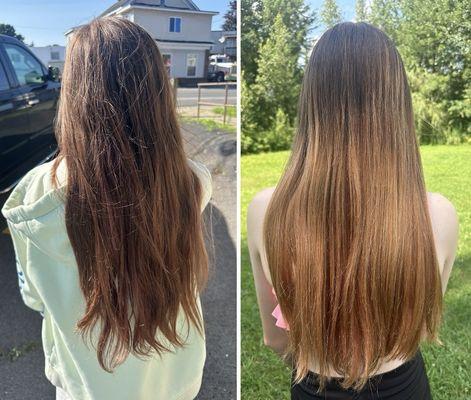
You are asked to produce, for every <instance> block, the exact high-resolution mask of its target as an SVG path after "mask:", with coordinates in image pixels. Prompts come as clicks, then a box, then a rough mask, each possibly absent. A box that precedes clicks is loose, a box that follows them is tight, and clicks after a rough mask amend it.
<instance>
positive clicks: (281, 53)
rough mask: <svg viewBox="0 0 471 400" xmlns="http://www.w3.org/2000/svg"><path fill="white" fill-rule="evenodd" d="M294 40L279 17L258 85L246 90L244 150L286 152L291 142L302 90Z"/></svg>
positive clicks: (262, 61)
mask: <svg viewBox="0 0 471 400" xmlns="http://www.w3.org/2000/svg"><path fill="white" fill-rule="evenodd" d="M291 38H292V35H291V33H290V31H288V29H287V28H286V26H285V25H284V23H283V19H282V16H281V15H278V16H277V17H276V18H275V22H274V24H273V27H272V31H271V33H270V36H269V37H268V39H267V40H266V42H265V43H264V44H263V45H262V46H261V47H260V51H259V57H258V60H257V64H258V74H257V77H256V80H255V84H253V85H251V86H250V87H248V86H247V84H246V83H245V87H243V90H242V92H243V93H242V94H243V96H244V97H245V98H244V99H243V100H242V114H245V115H244V116H243V120H242V130H243V136H244V137H245V138H244V141H243V150H248V151H259V150H274V149H278V148H286V147H287V146H288V144H289V142H290V136H291V132H292V126H293V124H294V120H295V115H296V109H297V99H298V94H299V87H300V79H299V76H298V74H297V72H296V71H297V58H294V57H293V55H292V54H291V49H290V46H289V44H290V40H291ZM287 136H289V139H286V138H287Z"/></svg>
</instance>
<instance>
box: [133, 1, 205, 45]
mask: <svg viewBox="0 0 471 400" xmlns="http://www.w3.org/2000/svg"><path fill="white" fill-rule="evenodd" d="M132 12H133V13H134V22H136V23H137V24H139V25H141V26H142V27H143V28H144V29H146V30H147V31H148V32H149V33H150V34H151V35H152V37H153V38H154V39H164V40H177V41H178V40H186V41H197V42H211V41H212V40H211V20H212V15H207V14H196V13H185V12H179V11H177V10H175V11H173V10H172V12H169V11H159V10H151V9H149V10H143V9H134V10H133V11H132ZM170 17H178V18H181V21H182V22H181V32H170V30H169V26H170Z"/></svg>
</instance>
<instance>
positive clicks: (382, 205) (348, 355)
mask: <svg viewBox="0 0 471 400" xmlns="http://www.w3.org/2000/svg"><path fill="white" fill-rule="evenodd" d="M247 224H248V245H249V251H250V256H251V263H252V268H253V273H254V279H255V286H256V290H257V298H258V303H259V309H260V314H261V319H262V325H263V331H264V339H265V343H266V344H267V345H268V346H270V347H271V348H273V349H274V350H275V351H277V352H278V353H280V354H281V355H284V356H287V357H288V359H289V360H290V361H291V362H292V365H293V386H292V389H291V396H292V399H317V398H319V399H321V398H322V399H323V398H335V399H350V398H352V396H354V398H358V399H380V398H381V399H406V398H413V399H430V398H431V395H430V389H429V385H428V380H427V376H426V372H425V367H424V364H423V360H422V358H421V355H420V351H419V345H420V343H421V342H422V341H424V340H429V341H438V335H437V334H438V328H439V324H440V319H441V312H442V297H443V293H444V291H445V289H446V285H447V282H448V278H449V276H450V272H451V268H452V265H453V261H454V257H455V252H456V245H457V235H458V233H457V232H458V222H457V216H456V212H455V210H454V208H453V206H452V205H451V203H450V202H449V201H448V200H446V199H445V198H444V197H443V196H441V195H439V194H435V193H427V192H426V190H425V184H424V178H423V172H422V167H421V160H420V154H419V149H418V145H417V141H416V136H415V131H414V119H413V111H412V104H411V97H410V93H409V87H408V83H407V78H406V74H405V71H404V67H403V65H402V61H401V58H400V55H399V53H398V51H397V50H396V48H395V46H394V44H393V43H392V42H391V40H390V39H389V38H388V37H387V36H386V35H385V34H384V33H383V32H381V31H380V30H379V29H377V28H374V27H373V26H371V25H369V24H366V23H342V24H338V25H336V26H334V27H333V28H331V29H329V30H328V31H326V32H325V33H324V35H323V36H322V37H321V38H320V39H319V40H318V42H317V43H316V45H315V47H314V49H313V51H312V54H311V57H310V60H309V63H308V65H307V68H306V71H305V76H304V82H303V86H302V92H301V96H300V100H299V117H298V131H297V134H296V137H295V139H294V142H293V147H292V153H291V157H290V159H289V162H288V164H287V166H286V169H285V171H284V174H283V175H282V177H281V179H280V181H279V182H278V184H277V186H276V188H271V189H266V190H264V191H262V192H261V193H259V194H258V195H257V196H256V197H255V198H254V199H253V201H252V203H251V204H250V206H249V211H248V222H247ZM272 314H273V316H272ZM274 317H275V318H274Z"/></svg>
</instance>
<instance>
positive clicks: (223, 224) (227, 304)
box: [0, 124, 237, 400]
mask: <svg viewBox="0 0 471 400" xmlns="http://www.w3.org/2000/svg"><path fill="white" fill-rule="evenodd" d="M183 134H184V139H185V148H186V150H187V153H188V155H189V157H190V158H192V159H193V160H196V161H201V162H203V163H204V164H205V165H206V166H207V167H208V168H209V170H210V171H211V174H212V177H213V197H212V200H211V203H210V207H207V209H206V210H205V218H206V220H207V225H208V228H209V229H208V231H210V232H211V231H212V240H209V242H210V244H209V247H210V248H212V249H213V251H212V257H211V258H212V266H211V267H212V268H211V270H212V271H211V277H210V281H209V283H208V287H207V289H206V291H205V293H204V294H203V296H202V300H203V308H204V316H205V323H206V336H207V361H206V367H205V373H204V378H203V386H202V388H201V391H200V394H199V395H198V400H210V399H217V400H226V399H227V400H232V399H236V277H237V274H236V245H235V243H236V204H237V202H236V198H237V189H236V176H237V175H236V135H235V134H229V133H225V132H208V131H206V130H205V128H203V127H201V126H199V125H197V124H187V125H184V126H183ZM4 200H5V196H2V195H0V204H3V202H4ZM4 227H5V226H4V221H3V220H1V219H0V277H1V278H0V400H53V399H54V398H55V390H54V387H53V386H52V385H51V384H50V383H49V381H47V379H46V378H45V376H44V357H43V352H42V348H41V317H40V316H39V314H38V313H36V312H34V311H32V310H30V309H28V308H27V307H26V306H24V305H23V302H22V300H21V297H20V295H19V292H18V283H17V277H16V270H15V263H14V253H13V247H12V245H11V241H10V237H9V235H8V234H6V233H2V231H3V229H4ZM100 400H108V399H100ZM110 400H112V399H110ZM130 400H132V399H130ZM159 400H160V399H159Z"/></svg>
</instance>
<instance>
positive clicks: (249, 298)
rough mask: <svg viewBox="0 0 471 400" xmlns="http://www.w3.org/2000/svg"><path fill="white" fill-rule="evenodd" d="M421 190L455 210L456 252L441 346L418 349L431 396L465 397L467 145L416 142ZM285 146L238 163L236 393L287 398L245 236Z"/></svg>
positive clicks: (470, 299)
mask: <svg viewBox="0 0 471 400" xmlns="http://www.w3.org/2000/svg"><path fill="white" fill-rule="evenodd" d="M421 153H422V160H423V164H424V170H425V178H426V183H427V190H428V191H431V192H439V193H441V194H443V195H444V196H446V197H447V198H448V199H449V200H450V201H451V202H452V203H453V204H454V205H455V208H456V209H457V211H458V215H459V220H460V243H459V247H458V256H457V259H456V261H455V265H454V268H453V271H452V275H451V278H450V282H449V285H448V290H447V292H446V295H445V314H444V323H443V325H442V328H441V331H440V338H441V340H442V342H443V346H423V347H422V352H423V355H424V358H425V362H426V365H427V373H428V376H429V379H430V384H431V387H432V394H433V398H434V400H451V399H453V400H461V399H462V400H465V399H471V266H470V264H471V146H465V145H463V146H423V147H422V148H421ZM287 156H288V152H278V153H270V154H259V155H247V156H243V157H242V159H241V168H242V204H241V213H242V214H241V218H242V221H241V232H242V295H241V298H242V304H241V306H242V317H241V329H242V354H241V358H242V399H245V400H269V399H274V400H282V399H289V385H290V370H289V369H288V368H287V367H285V366H284V365H283V363H282V362H281V361H280V360H279V359H278V357H277V356H276V355H275V354H274V353H272V352H271V351H270V350H268V349H267V348H265V347H264V346H263V341H262V332H261V324H260V319H259V315H258V309H257V302H256V298H255V290H254V285H253V279H252V274H251V270H250V262H249V255H248V250H247V241H246V234H247V231H246V221H245V216H246V211H247V205H248V204H249V202H250V200H251V199H252V197H253V196H254V195H255V194H256V193H257V192H258V191H260V190H261V189H263V188H266V187H270V186H274V185H275V184H276V182H277V181H278V178H279V176H280V173H281V171H282V169H283V166H284V164H285V162H286V160H287Z"/></svg>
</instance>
